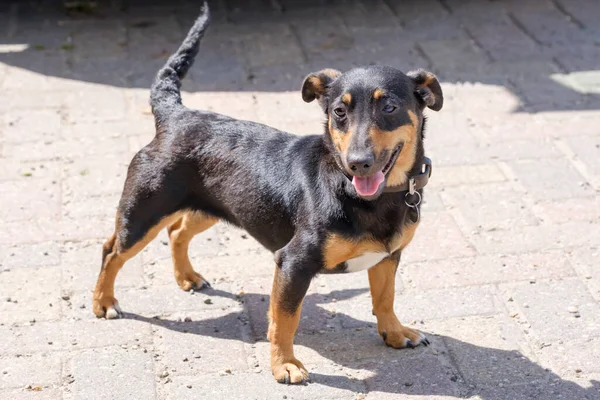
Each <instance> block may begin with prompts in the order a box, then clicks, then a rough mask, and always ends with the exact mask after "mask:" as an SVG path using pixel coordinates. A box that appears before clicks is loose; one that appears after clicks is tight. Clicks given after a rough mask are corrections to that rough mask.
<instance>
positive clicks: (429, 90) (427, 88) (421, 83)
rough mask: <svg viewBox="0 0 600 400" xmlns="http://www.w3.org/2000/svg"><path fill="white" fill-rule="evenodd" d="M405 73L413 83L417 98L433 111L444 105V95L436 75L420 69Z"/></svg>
mask: <svg viewBox="0 0 600 400" xmlns="http://www.w3.org/2000/svg"><path fill="white" fill-rule="evenodd" d="M407 75H408V77H409V78H410V79H412V81H413V82H414V83H415V96H417V99H419V100H420V101H421V102H422V103H423V104H424V105H426V106H427V107H429V108H431V109H432V110H433V111H440V110H441V109H442V105H444V95H443V94H442V87H441V86H440V83H439V82H438V80H437V77H436V76H435V75H434V74H432V73H431V72H428V71H425V70H422V69H418V70H416V71H411V72H409V73H408V74H407Z"/></svg>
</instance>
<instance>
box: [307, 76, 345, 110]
mask: <svg viewBox="0 0 600 400" xmlns="http://www.w3.org/2000/svg"><path fill="white" fill-rule="evenodd" d="M341 74H342V73H341V72H340V71H338V70H335V69H324V70H321V71H319V72H314V73H312V74H310V75H308V76H307V77H306V78H305V79H304V83H303V84H302V100H304V101H305V102H307V103H310V102H311V101H313V100H314V99H317V100H321V98H322V97H323V96H324V95H325V94H326V93H327V89H328V88H329V85H330V84H331V82H333V81H334V80H336V79H337V77H338V76H340V75H341ZM319 102H320V101H319Z"/></svg>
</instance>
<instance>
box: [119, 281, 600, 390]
mask: <svg viewBox="0 0 600 400" xmlns="http://www.w3.org/2000/svg"><path fill="white" fill-rule="evenodd" d="M367 291H368V290H367V289H350V290H341V291H334V292H332V293H330V294H329V295H320V294H310V295H308V296H307V297H306V298H305V301H304V306H303V310H302V316H303V318H302V320H301V323H300V327H299V330H298V334H297V336H296V340H295V344H296V345H301V346H304V347H306V348H308V349H311V350H313V351H315V352H317V353H318V354H319V355H320V356H322V357H324V358H326V359H327V360H329V361H330V362H332V363H334V364H336V365H341V366H343V367H346V368H349V369H354V370H362V371H367V376H366V377H365V378H360V377H359V378H356V377H348V376H340V375H327V374H324V373H319V372H311V379H312V382H315V383H318V384H321V385H326V386H330V387H335V388H341V389H350V390H355V389H353V388H357V386H358V384H359V383H360V381H362V383H364V384H365V385H366V388H367V390H368V391H369V392H372V391H377V392H384V393H391V394H407V395H409V394H410V395H422V396H454V397H460V398H462V397H470V396H479V398H481V399H482V400H501V399H502V400H504V399H511V400H518V399H555V398H566V399H581V400H583V399H586V400H587V399H589V400H593V399H598V398H600V382H598V381H591V384H592V385H591V386H590V387H583V386H580V385H578V384H577V383H575V382H572V381H568V380H565V379H562V378H561V377H559V376H558V375H556V374H554V373H553V372H551V371H550V370H548V369H545V368H543V367H541V366H539V365H538V364H536V363H535V362H533V361H531V360H529V359H528V358H527V357H525V356H524V355H523V354H521V352H519V351H516V350H515V351H507V350H500V349H494V348H487V347H482V346H477V345H474V344H471V343H466V342H463V341H460V340H457V339H455V338H452V337H450V336H444V335H436V334H435V332H425V333H426V334H427V335H428V337H429V339H430V340H431V342H432V344H431V346H429V347H423V346H419V347H418V348H416V349H403V350H396V349H392V348H389V347H386V346H385V345H384V344H383V342H382V340H381V338H380V336H379V335H378V333H377V330H376V328H375V325H374V324H373V323H370V322H365V321H360V320H357V319H354V318H353V317H352V316H350V315H346V314H343V313H336V314H335V318H337V319H338V321H339V322H340V323H341V325H344V326H351V327H352V328H339V327H338V328H334V329H328V327H327V326H326V325H325V324H324V323H319V322H315V321H319V320H320V319H321V316H322V314H323V309H322V308H321V307H320V306H319V305H322V304H324V303H325V302H329V301H331V299H336V301H343V300H347V299H350V298H353V297H356V296H358V295H361V294H363V293H365V292H367ZM205 293H206V294H207V295H210V296H223V297H227V298H230V299H236V298H238V297H237V296H235V295H233V294H231V293H228V292H224V291H221V290H213V289H210V290H208V291H206V292H205ZM265 297H266V296H265V295H263V294H256V293H247V294H244V295H243V300H242V301H243V302H244V303H246V308H247V309H249V310H250V311H249V313H250V314H251V315H262V316H263V318H262V319H261V318H254V317H253V318H252V320H253V321H255V322H254V323H255V324H256V325H255V326H253V327H252V329H253V330H254V335H253V337H252V338H247V337H246V338H242V335H241V334H240V324H242V323H246V322H244V318H240V316H241V314H239V313H230V314H227V315H225V316H223V317H219V318H214V319H206V320H201V321H195V322H181V321H173V320H168V319H161V318H158V317H154V318H147V317H143V316H140V315H137V314H131V313H125V318H131V319H136V320H141V321H145V322H148V323H150V324H153V325H157V326H161V327H163V328H166V329H170V330H173V331H177V332H181V333H186V334H195V335H204V336H210V337H214V338H219V339H230V340H231V339H233V340H244V341H246V342H248V343H250V344H254V343H257V342H265V341H266V338H265V330H266V323H267V321H266V312H267V308H268V301H267V300H265ZM363 300H366V299H363ZM256 321H257V322H256ZM354 326H356V327H360V328H354ZM215 327H219V329H215ZM257 351H265V352H266V351H268V349H267V347H266V346H265V347H264V348H261V349H257ZM296 355H297V356H298V358H299V359H300V360H301V361H305V360H302V357H301V356H299V355H298V351H296ZM259 357H260V355H259ZM265 359H268V358H267V356H266V354H265ZM305 363H306V361H305ZM454 365H458V369H457V368H456V367H455V366H454ZM461 365H465V366H467V367H466V368H461ZM263 368H265V369H267V370H268V368H269V367H268V365H263ZM309 370H310V367H309Z"/></svg>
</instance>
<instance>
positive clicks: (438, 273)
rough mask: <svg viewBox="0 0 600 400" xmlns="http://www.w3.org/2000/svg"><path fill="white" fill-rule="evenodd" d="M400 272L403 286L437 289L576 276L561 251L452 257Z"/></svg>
mask: <svg viewBox="0 0 600 400" xmlns="http://www.w3.org/2000/svg"><path fill="white" fill-rule="evenodd" d="M400 271H401V273H402V280H403V282H405V284H406V286H408V287H409V288H415V289H439V288H446V287H460V286H471V285H483V284H490V283H494V282H513V281H530V280H532V279H548V278H563V277H569V276H574V275H575V272H574V271H573V268H572V267H571V266H570V264H569V261H568V259H567V257H566V256H565V254H564V252H562V251H546V252H543V253H530V254H519V255H489V256H479V257H473V258H451V259H446V260H439V261H429V262H423V263H411V264H407V265H401V267H400ZM425 271H426V272H425Z"/></svg>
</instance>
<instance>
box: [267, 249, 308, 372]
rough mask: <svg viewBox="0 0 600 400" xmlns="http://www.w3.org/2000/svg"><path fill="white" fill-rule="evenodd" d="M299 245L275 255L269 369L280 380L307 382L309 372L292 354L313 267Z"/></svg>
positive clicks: (270, 316) (270, 307) (270, 308)
mask: <svg viewBox="0 0 600 400" xmlns="http://www.w3.org/2000/svg"><path fill="white" fill-rule="evenodd" d="M294 247H295V249H294ZM299 247H300V246H294V245H293V243H290V244H288V246H286V247H284V248H283V249H281V250H280V251H278V252H277V254H276V256H275V262H276V266H275V276H274V278H273V289H272V291H271V302H270V305H269V332H268V338H269V340H270V342H271V370H272V371H273V376H274V377H275V379H276V380H277V381H278V382H280V383H303V382H305V381H308V371H307V370H306V368H304V365H302V363H301V362H300V361H298V360H297V359H296V357H295V356H294V348H293V345H294V335H295V334H296V329H297V328H298V322H299V321H300V312H301V310H302V301H303V300H304V296H305V295H306V291H307V290H308V286H309V285H310V281H311V279H312V278H313V276H314V275H315V274H316V269H315V268H314V263H313V262H311V261H309V257H308V256H307V253H304V252H303V250H302V249H300V248H299Z"/></svg>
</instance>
